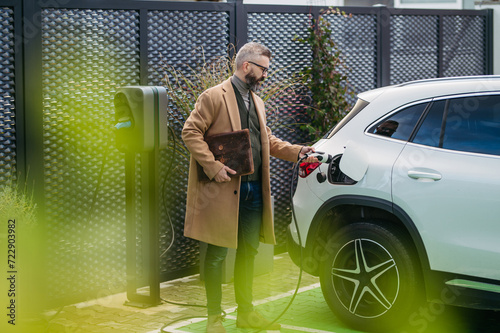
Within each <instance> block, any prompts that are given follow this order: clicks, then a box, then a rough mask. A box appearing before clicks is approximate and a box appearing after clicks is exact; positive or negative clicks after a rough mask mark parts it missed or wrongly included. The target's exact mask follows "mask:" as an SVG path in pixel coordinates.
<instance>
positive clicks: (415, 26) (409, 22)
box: [390, 15, 439, 84]
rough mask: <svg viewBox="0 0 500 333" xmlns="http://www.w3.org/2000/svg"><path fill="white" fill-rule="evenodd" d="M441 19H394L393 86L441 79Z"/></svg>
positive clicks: (428, 17)
mask: <svg viewBox="0 0 500 333" xmlns="http://www.w3.org/2000/svg"><path fill="white" fill-rule="evenodd" d="M438 27H439V18H438V17H437V16H413V15H394V16H392V17H391V45H390V48H391V59H390V63H391V73H390V83H391V84H397V83H402V82H406V81H411V80H418V79H428V78H434V77H438V76H439V68H438V65H439V62H438V56H439V49H438V45H439V44H438V36H439V35H438Z"/></svg>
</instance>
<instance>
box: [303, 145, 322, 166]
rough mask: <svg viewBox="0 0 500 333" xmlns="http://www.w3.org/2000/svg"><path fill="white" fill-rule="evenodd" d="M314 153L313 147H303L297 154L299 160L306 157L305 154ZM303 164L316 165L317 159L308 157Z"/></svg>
mask: <svg viewBox="0 0 500 333" xmlns="http://www.w3.org/2000/svg"><path fill="white" fill-rule="evenodd" d="M314 152H316V150H314V148H313V147H307V146H304V147H302V149H301V150H300V153H299V158H303V157H304V156H306V154H308V153H314ZM303 162H307V163H316V162H318V159H317V158H316V157H313V156H309V157H308V158H306V159H305V160H304V161H303Z"/></svg>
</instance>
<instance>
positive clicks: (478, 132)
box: [441, 95, 500, 155]
mask: <svg viewBox="0 0 500 333" xmlns="http://www.w3.org/2000/svg"><path fill="white" fill-rule="evenodd" d="M441 135H442V137H443V145H442V147H443V148H445V149H453V150H461V151H467V152H474V153H484V154H495V155H499V154H500V96H495V95H490V96H478V97H466V98H456V99H452V100H450V103H449V106H448V112H447V116H446V126H445V128H444V133H443V134H441Z"/></svg>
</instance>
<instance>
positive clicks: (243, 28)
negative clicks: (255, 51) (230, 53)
mask: <svg viewBox="0 0 500 333" xmlns="http://www.w3.org/2000/svg"><path fill="white" fill-rule="evenodd" d="M228 2H233V3H234V16H235V19H234V32H235V41H234V46H235V48H236V49H235V50H234V51H235V52H237V51H238V50H239V49H240V47H241V46H243V44H245V43H246V42H247V39H248V28H247V26H248V15H247V11H246V9H245V5H244V4H243V0H228Z"/></svg>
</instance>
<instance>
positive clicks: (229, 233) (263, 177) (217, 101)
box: [182, 42, 314, 333]
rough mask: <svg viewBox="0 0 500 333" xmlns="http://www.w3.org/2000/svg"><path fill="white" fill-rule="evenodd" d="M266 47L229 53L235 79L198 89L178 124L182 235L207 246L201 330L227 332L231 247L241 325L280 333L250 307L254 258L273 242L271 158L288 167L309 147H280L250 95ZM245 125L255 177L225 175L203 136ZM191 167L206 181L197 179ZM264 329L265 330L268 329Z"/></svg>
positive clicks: (263, 71) (265, 62) (263, 73)
mask: <svg viewBox="0 0 500 333" xmlns="http://www.w3.org/2000/svg"><path fill="white" fill-rule="evenodd" d="M270 60H271V52H270V50H269V49H268V48H267V47H265V46H264V45H262V44H259V43H254V42H252V43H247V44H245V45H244V46H243V47H242V48H241V49H240V50H239V52H238V54H237V55H236V60H235V61H236V71H235V72H234V75H233V76H232V77H231V78H230V79H228V80H226V81H225V82H223V83H222V84H219V85H217V86H215V87H213V88H210V89H208V90H206V91H205V92H203V93H202V94H201V95H200V96H199V97H198V100H197V102H196V105H195V109H194V110H193V111H192V112H191V114H190V116H189V117H188V119H187V120H186V122H185V124H184V128H183V130H182V138H183V140H184V142H185V144H186V146H187V148H188V149H189V151H190V152H191V161H190V171H189V181H188V193H187V205H186V220H185V226H184V235H185V236H187V237H190V238H193V239H197V240H200V241H202V242H205V243H207V244H208V246H207V252H206V256H205V262H204V273H205V289H206V295H207V307H208V320H207V332H209V333H221V332H226V330H225V329H224V326H223V325H222V317H221V312H222V309H221V298H222V287H221V284H222V262H223V260H224V258H225V257H226V254H227V249H228V248H236V249H237V250H236V259H235V270H234V288H235V297H236V303H237V304H238V316H237V321H236V326H237V327H241V328H267V329H270V330H273V329H274V330H276V329H280V325H279V324H277V323H274V324H272V325H271V326H269V324H270V323H271V322H270V321H269V320H267V319H266V318H264V317H262V315H261V314H259V313H258V312H256V311H255V310H254V309H253V305H252V283H253V266H254V259H255V255H256V253H257V248H258V246H259V240H261V241H262V242H264V243H270V244H275V237H274V226H273V217H272V211H271V185H270V167H269V161H270V155H272V156H275V157H277V158H281V159H284V160H288V161H292V162H295V161H297V159H298V158H299V157H303V156H304V155H305V154H307V153H308V152H313V151H314V149H313V148H312V147H303V146H298V145H292V144H290V143H288V142H284V141H282V140H280V139H278V138H276V137H275V136H273V135H272V134H271V130H270V129H269V128H268V127H267V126H266V114H265V108H264V102H263V101H262V99H260V98H259V97H258V96H257V95H255V94H254V91H255V90H256V89H257V88H258V86H259V85H260V83H261V82H262V81H264V79H265V78H266V77H267V73H268V68H269V63H270ZM242 128H248V129H249V130H250V138H251V144H252V155H253V162H254V169H255V171H254V173H253V174H251V175H248V176H243V177H235V176H233V177H231V175H234V174H235V171H234V170H232V169H230V168H229V167H227V166H225V165H224V164H222V163H221V162H219V161H216V160H215V159H214V156H213V154H212V153H211V152H210V150H209V149H208V145H207V144H206V142H205V141H204V140H203V138H204V136H205V135H213V134H217V133H224V132H231V131H236V130H240V129H242ZM197 163H199V165H200V166H201V167H202V168H203V170H204V172H205V173H206V175H207V176H208V177H209V178H210V179H212V180H213V181H212V182H200V181H199V180H198V174H197ZM268 326H269V327H268Z"/></svg>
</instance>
